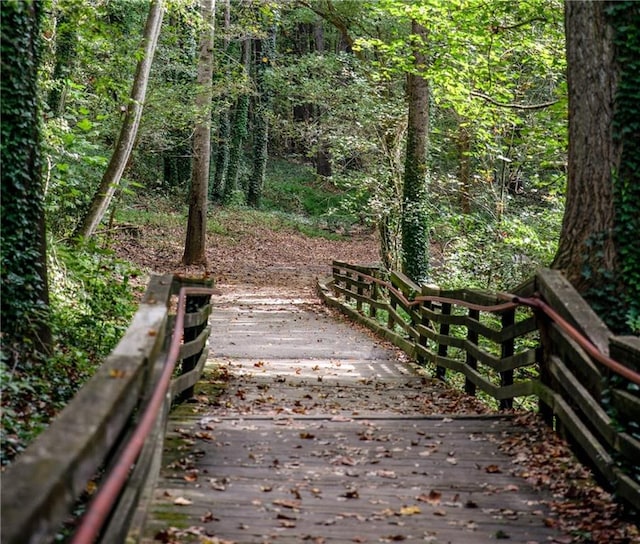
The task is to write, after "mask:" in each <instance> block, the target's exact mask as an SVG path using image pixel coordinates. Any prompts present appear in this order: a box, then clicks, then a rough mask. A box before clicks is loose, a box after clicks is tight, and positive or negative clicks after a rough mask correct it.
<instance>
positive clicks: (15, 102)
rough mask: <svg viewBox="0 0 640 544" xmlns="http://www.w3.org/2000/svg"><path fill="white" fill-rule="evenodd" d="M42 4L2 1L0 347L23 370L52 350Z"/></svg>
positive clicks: (0, 19)
mask: <svg viewBox="0 0 640 544" xmlns="http://www.w3.org/2000/svg"><path fill="white" fill-rule="evenodd" d="M41 9H42V4H41V3H39V2H0V30H1V32H0V34H1V36H2V79H1V81H0V89H1V90H0V92H1V97H2V99H1V100H0V109H1V113H0V115H1V117H2V125H1V139H0V142H1V145H0V149H1V160H2V183H1V186H0V187H1V189H0V191H1V193H0V194H1V196H0V204H1V213H0V215H1V218H2V237H1V238H0V240H1V246H0V247H1V251H0V263H1V267H0V269H1V271H2V274H1V280H2V283H1V297H0V298H1V300H2V350H3V358H4V360H5V361H6V362H7V363H8V364H9V365H10V367H13V366H23V365H26V364H27V363H29V362H30V361H35V360H36V359H38V355H39V354H42V353H44V354H47V353H49V351H50V347H51V343H52V339H51V330H50V327H49V324H48V309H49V286H48V278H47V255H46V249H47V248H46V235H45V217H44V190H43V181H42V168H41V166H42V164H41V149H40V110H39V107H38V99H37V97H38V88H37V81H38V60H39V58H40V37H39V31H40V21H41V14H42V12H41Z"/></svg>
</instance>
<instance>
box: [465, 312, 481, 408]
mask: <svg viewBox="0 0 640 544" xmlns="http://www.w3.org/2000/svg"><path fill="white" fill-rule="evenodd" d="M469 319H473V320H475V321H480V311H479V310H473V309H470V310H469ZM467 340H468V341H469V342H470V343H472V344H473V345H475V346H477V345H478V333H477V332H476V331H474V330H473V329H472V328H471V327H467ZM466 364H467V366H468V367H469V368H472V369H473V370H477V369H478V360H477V359H476V358H475V357H474V356H473V355H472V354H471V353H470V352H469V351H468V350H467V360H466ZM464 390H465V392H466V393H467V395H473V396H475V394H476V384H475V383H473V382H472V381H471V380H470V379H469V378H465V380H464Z"/></svg>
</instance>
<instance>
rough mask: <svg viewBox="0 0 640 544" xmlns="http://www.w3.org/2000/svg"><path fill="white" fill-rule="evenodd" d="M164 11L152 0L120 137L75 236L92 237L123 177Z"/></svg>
mask: <svg viewBox="0 0 640 544" xmlns="http://www.w3.org/2000/svg"><path fill="white" fill-rule="evenodd" d="M163 13H164V7H163V0H153V2H152V3H151V5H150V7H149V15H148V17H147V22H146V25H145V29H144V35H143V39H142V57H141V58H140V60H139V61H138V65H137V68H136V74H135V77H134V79H133V86H132V88H131V98H130V101H129V105H128V107H127V113H126V115H125V117H124V121H123V122H122V127H121V129H120V136H119V137H118V142H117V144H116V148H115V150H114V152H113V155H112V156H111V160H110V161H109V165H108V166H107V170H106V171H105V173H104V175H103V176H102V181H101V182H100V186H99V187H98V190H97V191H96V193H95V195H94V197H93V200H92V201H91V204H90V205H89V211H88V212H87V214H86V215H85V217H84V219H83V220H82V222H81V224H80V225H79V226H78V228H77V230H76V233H75V235H76V236H78V237H81V238H90V237H91V236H93V234H94V233H95V231H96V228H97V227H98V225H99V224H100V221H102V218H103V217H104V214H105V213H106V211H107V208H108V207H109V204H110V203H111V199H112V198H113V195H114V194H115V192H116V189H117V188H118V185H119V183H120V179H121V178H122V173H123V172H124V169H125V167H126V166H127V162H128V161H129V156H130V155H131V150H132V149H133V144H134V142H135V139H136V134H137V133H138V126H139V125H140V117H141V116H142V109H143V105H144V99H145V96H146V93H147V83H148V81H149V72H150V71H151V63H152V62H153V55H154V53H155V50H156V45H157V43H158V36H159V35H160V28H161V26H162V16H163Z"/></svg>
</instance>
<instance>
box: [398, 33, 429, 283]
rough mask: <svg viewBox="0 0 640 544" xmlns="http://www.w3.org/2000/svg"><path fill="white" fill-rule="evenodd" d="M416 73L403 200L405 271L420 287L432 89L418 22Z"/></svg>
mask: <svg viewBox="0 0 640 544" xmlns="http://www.w3.org/2000/svg"><path fill="white" fill-rule="evenodd" d="M411 32H412V34H413V35H414V39H415V45H414V57H415V63H414V66H415V71H414V72H413V73H410V74H408V78H407V79H408V81H407V91H408V100H409V121H408V129H407V154H406V160H405V168H404V189H403V197H402V269H403V271H404V273H405V274H407V276H409V277H410V278H412V279H413V280H414V281H416V282H418V283H420V282H424V281H426V280H427V279H428V271H429V233H428V229H427V213H426V199H427V185H426V183H427V140H428V131H429V85H428V83H427V80H426V79H424V77H422V75H420V72H421V71H423V70H424V69H425V68H426V66H427V58H426V55H425V54H424V47H425V44H426V38H427V30H426V28H425V27H423V26H422V25H421V24H419V23H418V22H416V21H412V23H411Z"/></svg>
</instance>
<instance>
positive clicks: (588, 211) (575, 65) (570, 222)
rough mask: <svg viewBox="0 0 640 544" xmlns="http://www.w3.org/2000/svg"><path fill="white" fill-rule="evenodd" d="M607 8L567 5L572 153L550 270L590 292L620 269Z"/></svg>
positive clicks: (577, 3)
mask: <svg viewBox="0 0 640 544" xmlns="http://www.w3.org/2000/svg"><path fill="white" fill-rule="evenodd" d="M605 7H606V3H604V2H587V1H568V2H566V3H565V32H566V38H567V45H566V48H567V64H568V69H567V82H568V86H569V149H568V166H567V193H566V204H565V213H564V218H563V222H562V229H561V233H560V241H559V245H558V252H557V254H556V256H555V259H554V261H553V264H552V266H553V267H554V268H558V269H561V270H562V271H563V272H564V274H565V275H566V277H567V279H568V280H569V281H570V282H571V283H572V284H573V285H574V286H575V287H576V289H578V291H580V292H582V293H585V292H587V291H588V290H589V289H591V288H597V287H598V285H600V284H601V282H602V281H603V278H605V277H608V276H610V275H611V274H612V273H613V272H614V271H615V269H616V260H617V258H616V248H615V244H614V236H613V233H614V200H613V181H612V172H614V171H615V170H616V169H617V167H618V164H619V151H618V149H617V148H616V145H615V144H614V141H613V133H612V127H613V115H614V101H615V94H616V88H617V73H616V69H615V54H614V44H613V31H612V29H611V27H610V25H608V24H607V20H606V15H605Z"/></svg>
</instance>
